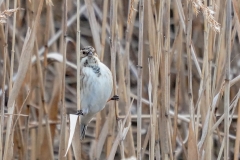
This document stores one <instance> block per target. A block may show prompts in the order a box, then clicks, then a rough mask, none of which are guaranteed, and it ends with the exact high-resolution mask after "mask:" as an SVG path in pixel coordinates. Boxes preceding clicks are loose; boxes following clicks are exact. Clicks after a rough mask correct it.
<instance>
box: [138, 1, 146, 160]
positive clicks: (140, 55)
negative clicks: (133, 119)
mask: <svg viewBox="0 0 240 160" xmlns="http://www.w3.org/2000/svg"><path fill="white" fill-rule="evenodd" d="M143 24H144V0H140V1H139V41H138V66H137V67H138V80H137V96H138V99H137V115H138V118H137V159H138V160H141V159H142V143H141V142H142V133H141V130H142V118H141V115H142V101H141V98H142V85H143V84H142V81H143V77H142V74H143V73H142V72H143V71H142V68H143V63H142V62H143V30H144V28H143Z"/></svg>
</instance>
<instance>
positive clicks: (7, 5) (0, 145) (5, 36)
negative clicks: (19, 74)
mask: <svg viewBox="0 0 240 160" xmlns="http://www.w3.org/2000/svg"><path fill="white" fill-rule="evenodd" d="M6 9H9V0H7V1H6ZM5 27H6V30H5V35H4V41H5V44H4V52H3V64H4V66H3V81H2V91H3V94H2V103H1V127H0V128H1V132H0V134H1V136H0V159H1V160H2V159H3V155H2V154H3V130H4V106H5V96H6V93H5V83H6V82H5V81H6V67H7V54H8V53H7V43H8V42H7V40H8V24H5ZM9 93H10V92H9Z"/></svg>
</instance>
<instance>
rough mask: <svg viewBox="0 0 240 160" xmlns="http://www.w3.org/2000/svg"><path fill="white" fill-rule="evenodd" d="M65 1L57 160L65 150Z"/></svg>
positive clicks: (62, 158) (61, 158) (61, 157)
mask: <svg viewBox="0 0 240 160" xmlns="http://www.w3.org/2000/svg"><path fill="white" fill-rule="evenodd" d="M67 4H68V3H67V0H64V2H63V3H62V5H63V17H62V27H63V29H62V30H63V34H62V44H63V45H62V55H63V63H62V66H61V71H62V73H61V76H62V80H61V83H60V84H61V92H60V94H61V98H60V104H61V133H60V144H59V155H58V159H59V160H64V159H66V157H64V155H65V152H66V151H65V150H66V144H65V143H66V142H65V141H66V106H65V105H66V103H65V74H66V49H67Z"/></svg>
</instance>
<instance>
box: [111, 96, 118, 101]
mask: <svg viewBox="0 0 240 160" xmlns="http://www.w3.org/2000/svg"><path fill="white" fill-rule="evenodd" d="M111 100H114V101H118V100H119V96H118V95H114V96H113V97H112V98H111Z"/></svg>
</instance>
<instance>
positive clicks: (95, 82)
mask: <svg viewBox="0 0 240 160" xmlns="http://www.w3.org/2000/svg"><path fill="white" fill-rule="evenodd" d="M112 85H113V81H112V74H111V71H110V70H109V69H108V68H107V66H105V65H104V64H103V63H99V65H98V66H94V67H89V66H86V67H84V66H83V67H82V69H81V107H83V108H84V107H87V108H88V110H89V112H91V113H97V112H99V111H100V110H102V109H103V107H104V106H105V104H106V102H107V100H108V99H109V97H110V95H111V92H112V87H113V86H112Z"/></svg>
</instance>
